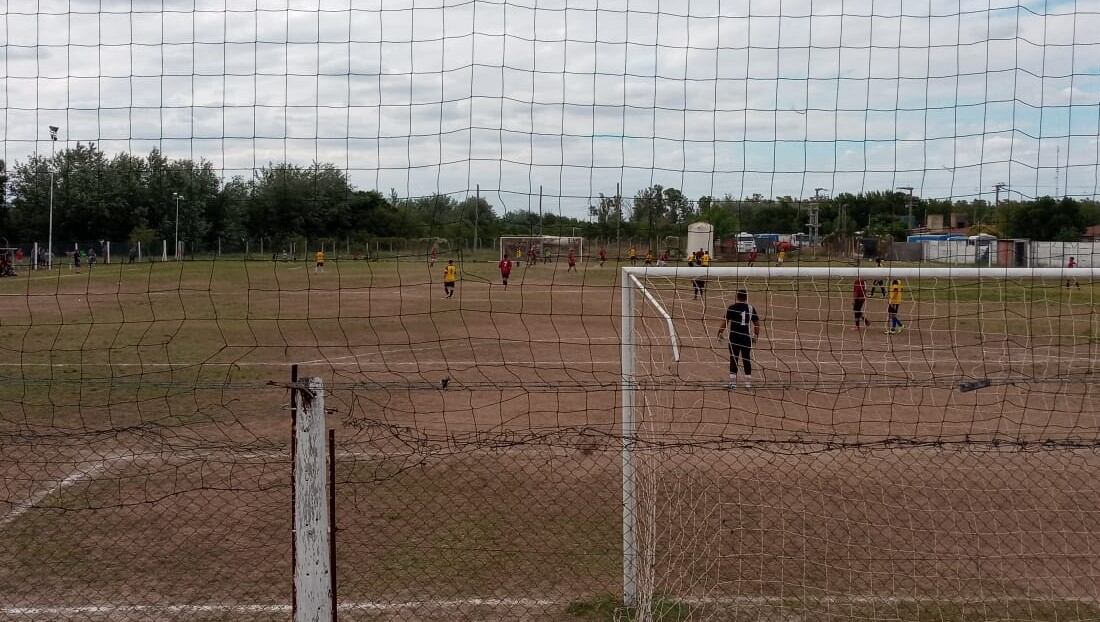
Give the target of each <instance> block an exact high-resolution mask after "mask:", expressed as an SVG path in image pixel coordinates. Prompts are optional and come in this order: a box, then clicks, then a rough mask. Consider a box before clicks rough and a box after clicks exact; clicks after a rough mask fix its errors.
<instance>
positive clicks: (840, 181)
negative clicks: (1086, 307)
mask: <svg viewBox="0 0 1100 622" xmlns="http://www.w3.org/2000/svg"><path fill="white" fill-rule="evenodd" d="M780 6H781V7H782V15H780V13H779V9H780ZM1044 6H1045V4H1044V3H1029V4H1027V5H1025V6H1023V7H1018V6H1017V5H1016V3H1015V2H1011V3H1009V2H1008V0H1003V1H1000V0H999V1H998V2H995V3H993V6H992V7H990V6H989V3H988V2H986V0H982V1H981V2H977V1H976V0H975V1H973V2H971V1H967V2H963V3H961V4H960V3H957V2H954V1H951V0H927V1H924V2H914V1H912V0H905V2H902V1H901V0H895V1H892V2H891V1H883V0H876V1H875V2H874V3H873V5H872V3H871V2H870V0H846V1H845V2H840V1H839V0H835V1H830V2H813V3H812V6H811V3H810V2H809V0H800V1H798V2H784V3H782V5H780V4H779V3H760V2H753V3H751V6H750V3H749V2H748V0H723V1H722V2H717V0H709V1H705V2H693V3H691V4H690V5H689V4H686V3H685V4H683V5H676V6H671V7H670V5H669V4H668V3H661V4H658V3H657V2H656V1H655V0H654V1H650V2H642V1H638V0H632V1H631V2H630V3H629V10H628V6H627V3H626V2H625V0H600V2H598V3H597V2H595V0H590V1H574V0H568V1H567V0H557V1H541V0H540V2H538V4H537V5H536V4H535V3H534V2H531V1H529V0H507V1H505V0H477V1H476V2H474V1H472V0H437V1H436V2H434V3H425V2H422V1H421V0H417V2H416V3H415V7H414V5H413V3H412V1H411V0H400V1H389V0H387V1H386V2H384V3H383V2H381V0H370V1H367V0H231V1H230V2H228V3H226V4H223V3H222V2H214V1H213V0H169V1H167V2H165V3H164V4H163V5H162V4H161V3H159V2H155V1H153V0H141V1H140V2H130V0H125V1H123V0H105V1H104V2H102V3H100V2H97V1H92V0H74V1H72V2H71V3H67V2H63V1H62V0H42V1H41V2H40V3H39V2H34V1H32V0H8V1H7V3H6V8H7V12H6V14H5V15H3V16H2V17H0V20H2V21H3V22H4V26H5V28H4V29H3V31H4V32H6V33H7V37H8V38H7V40H6V41H4V43H5V57H4V66H3V68H4V74H3V75H4V76H5V77H4V80H3V83H4V89H3V98H4V100H3V101H4V103H5V106H6V113H5V118H4V123H3V140H4V154H3V155H4V156H5V157H6V158H7V159H9V160H12V159H19V158H23V157H25V156H26V155H27V154H28V153H29V152H31V151H33V150H34V149H35V148H36V147H37V148H39V149H42V148H48V145H47V144H46V143H47V142H48V136H47V135H46V130H45V126H46V125H48V124H54V125H61V126H62V127H63V128H64V129H63V132H62V136H63V137H64V138H65V139H66V140H67V141H69V142H75V141H92V140H94V141H97V142H99V143H100V144H101V145H102V146H104V148H112V149H132V150H135V151H145V150H147V149H149V148H150V147H152V146H154V145H159V146H161V147H163V148H164V149H165V151H167V152H169V153H171V154H178V155H185V156H189V157H198V156H202V157H207V158H209V159H211V160H212V161H214V162H215V164H216V165H217V166H219V167H223V168H224V169H225V173H226V174H227V175H234V174H241V173H247V171H248V169H249V168H250V167H252V166H254V165H261V166H262V165H264V164H266V163H268V162H270V161H279V160H282V159H284V158H288V159H291V160H294V161H298V162H302V163H305V162H308V161H311V160H313V159H315V158H319V159H322V160H332V161H333V162H334V163H336V164H337V165H338V166H342V167H346V168H348V169H349V173H350V175H351V177H352V179H353V180H354V181H355V183H357V184H359V185H361V186H365V187H370V186H374V185H379V186H380V187H381V189H383V190H388V189H389V187H391V186H392V187H394V188H396V189H397V191H398V192H399V193H410V194H425V193H430V192H435V191H441V192H465V191H466V190H468V189H469V188H470V187H471V186H472V185H473V184H481V186H482V187H483V189H486V190H490V189H491V190H492V191H493V193H496V194H497V196H499V197H500V198H501V200H506V201H507V202H508V203H509V204H510V205H512V204H515V205H523V206H525V202H526V200H525V199H524V198H523V197H525V195H526V194H527V193H530V192H532V191H537V188H538V186H539V185H543V186H544V191H545V192H546V194H547V195H559V194H560V195H565V196H566V197H567V198H565V199H563V200H562V202H561V207H562V209H563V210H566V211H569V212H572V213H575V214H580V213H582V212H583V207H584V205H585V204H586V203H587V197H589V196H594V195H598V194H599V193H600V192H604V193H611V192H613V191H614V186H615V183H616V182H619V183H622V185H623V188H624V189H625V190H626V191H633V190H634V189H636V187H638V186H639V185H642V184H647V183H663V184H666V185H683V187H684V190H685V192H687V193H688V194H689V195H692V196H698V195H700V194H703V193H711V192H713V193H718V194H722V193H725V192H731V193H734V194H750V193H753V192H761V193H764V194H773V193H774V194H791V195H795V196H798V195H806V194H812V189H813V188H814V187H816V186H824V187H828V188H830V189H831V190H832V191H833V192H839V191H846V190H847V191H859V190H866V189H876V188H878V187H880V186H881V185H882V184H885V185H887V186H889V185H901V184H912V185H914V186H917V187H918V188H919V191H920V192H922V194H926V195H935V196H970V195H974V194H977V193H989V192H990V191H991V190H990V188H991V186H992V184H993V183H996V182H999V181H1007V182H1009V183H1011V184H1012V185H1013V186H1014V187H1015V188H1016V189H1017V190H1018V191H1019V192H1022V193H1024V194H1027V195H1033V194H1037V193H1040V194H1041V193H1047V192H1053V191H1054V188H1053V184H1054V178H1055V170H1056V169H1057V168H1058V163H1057V162H1056V160H1057V153H1058V148H1060V149H1061V167H1062V170H1061V179H1062V182H1063V185H1065V186H1067V189H1068V191H1069V192H1071V193H1078V194H1091V193H1093V192H1095V188H1096V185H1097V179H1098V177H1100V174H1098V160H1100V151H1098V150H1097V146H1096V143H1097V139H1096V136H1097V131H1098V127H1097V126H1098V125H1100V60H1097V59H1100V10H1091V9H1088V8H1087V7H1085V6H1083V5H1080V4H1077V5H1076V11H1075V10H1074V6H1075V5H1074V4H1073V3H1050V4H1049V6H1048V7H1047V10H1049V14H1046V15H1044V14H1043V10H1044ZM750 9H751V14H750ZM743 141H748V142H743ZM945 167H946V169H945ZM498 191H499V192H498ZM509 197H510V198H509Z"/></svg>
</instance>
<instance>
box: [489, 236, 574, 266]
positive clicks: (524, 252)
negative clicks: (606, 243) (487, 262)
mask: <svg viewBox="0 0 1100 622" xmlns="http://www.w3.org/2000/svg"><path fill="white" fill-rule="evenodd" d="M497 248H498V249H499V251H500V259H504V258H505V257H508V258H509V259H511V260H512V261H520V262H530V261H554V260H556V259H559V258H560V259H566V258H568V257H569V254H570V253H572V254H573V255H574V256H575V257H577V258H581V257H584V251H585V249H584V238H583V237H577V236H553V235H513V236H502V237H501V238H500V241H499V243H498V245H497Z"/></svg>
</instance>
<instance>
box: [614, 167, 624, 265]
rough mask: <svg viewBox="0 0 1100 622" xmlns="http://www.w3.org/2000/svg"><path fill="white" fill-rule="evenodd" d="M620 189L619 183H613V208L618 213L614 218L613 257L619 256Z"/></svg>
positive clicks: (621, 208)
mask: <svg viewBox="0 0 1100 622" xmlns="http://www.w3.org/2000/svg"><path fill="white" fill-rule="evenodd" d="M621 192H622V190H621V189H620V188H619V184H615V209H616V210H617V211H618V213H619V217H618V218H616V219H615V257H616V258H618V256H619V252H620V251H619V248H620V241H619V228H620V227H622V226H623V196H622V194H620V193H621Z"/></svg>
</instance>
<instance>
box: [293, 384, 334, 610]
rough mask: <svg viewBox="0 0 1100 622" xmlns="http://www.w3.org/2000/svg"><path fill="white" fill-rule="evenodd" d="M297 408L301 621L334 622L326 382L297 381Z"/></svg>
mask: <svg viewBox="0 0 1100 622" xmlns="http://www.w3.org/2000/svg"><path fill="white" fill-rule="evenodd" d="M294 407H295V411H296V420H297V430H296V432H295V435H294V436H295V438H294V452H295V459H294V470H295V471H294V548H295V562H294V590H295V598H296V600H297V602H296V603H295V622H331V619H332V568H331V566H330V565H329V562H330V546H331V545H330V542H329V535H330V534H329V528H330V524H329V503H328V500H327V499H326V496H327V493H328V481H327V480H328V470H327V469H326V468H325V454H326V452H325V393H324V385H323V384H322V383H321V379H320V378H309V379H306V380H304V381H301V380H300V381H299V382H298V383H296V385H295V388H294Z"/></svg>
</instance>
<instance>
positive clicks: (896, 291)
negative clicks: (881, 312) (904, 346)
mask: <svg viewBox="0 0 1100 622" xmlns="http://www.w3.org/2000/svg"><path fill="white" fill-rule="evenodd" d="M888 302H889V306H888V307H887V313H888V314H889V316H890V324H889V326H888V327H887V328H886V334H887V335H896V334H898V333H900V332H901V331H902V329H903V328H905V326H904V325H903V324H902V323H901V320H899V319H898V307H899V306H901V281H899V280H897V279H894V280H893V281H890V299H889V301H888Z"/></svg>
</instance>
